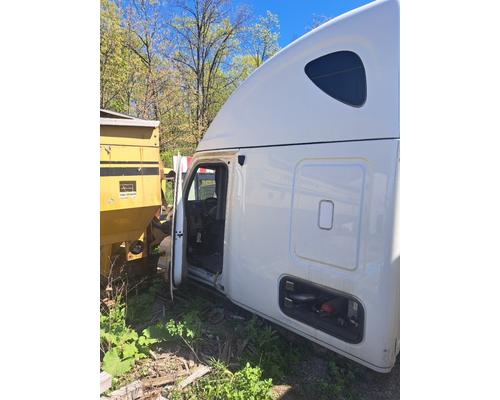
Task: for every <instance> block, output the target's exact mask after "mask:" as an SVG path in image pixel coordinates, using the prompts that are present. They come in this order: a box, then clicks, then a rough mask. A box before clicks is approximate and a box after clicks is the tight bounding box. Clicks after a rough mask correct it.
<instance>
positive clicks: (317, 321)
mask: <svg viewBox="0 0 500 400" xmlns="http://www.w3.org/2000/svg"><path fill="white" fill-rule="evenodd" d="M279 303H280V308H281V311H283V313H285V314H286V315H288V316H289V317H291V318H293V319H296V320H297V321H300V322H303V323H305V324H307V325H310V326H312V327H314V328H316V329H319V330H321V331H323V332H326V333H328V334H330V335H332V336H335V337H337V338H339V339H342V340H344V341H346V342H349V343H359V342H361V340H363V328H364V316H365V313H364V309H363V306H362V305H361V303H360V302H359V301H358V300H356V299H355V298H353V297H352V296H350V295H348V294H346V293H342V292H338V291H336V290H332V289H329V288H325V287H323V286H320V285H317V284H314V283H312V282H308V281H305V280H303V279H299V278H295V277H292V276H285V277H283V278H282V279H281V281H280V289H279Z"/></svg>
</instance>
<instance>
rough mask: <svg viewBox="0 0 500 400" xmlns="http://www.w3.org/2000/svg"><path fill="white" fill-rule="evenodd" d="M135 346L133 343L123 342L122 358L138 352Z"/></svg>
mask: <svg viewBox="0 0 500 400" xmlns="http://www.w3.org/2000/svg"><path fill="white" fill-rule="evenodd" d="M138 352H139V350H137V347H135V344H134V343H125V344H124V345H123V358H124V359H126V358H130V357H133V356H134V355H135V354H136V353H138Z"/></svg>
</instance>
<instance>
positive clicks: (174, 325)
mask: <svg viewBox="0 0 500 400" xmlns="http://www.w3.org/2000/svg"><path fill="white" fill-rule="evenodd" d="M142 334H143V336H144V337H145V338H147V339H149V340H152V341H154V342H155V343H158V342H164V341H171V340H181V341H183V342H184V343H186V344H188V345H191V344H192V343H194V342H195V341H196V340H198V339H199V338H200V336H201V320H200V319H199V316H198V313H197V312H196V311H191V312H189V313H187V314H186V315H185V316H184V319H183V321H177V322H176V321H174V320H173V319H170V320H168V321H167V322H158V323H157V324H155V325H152V326H150V327H148V328H146V329H144V330H143V332H142Z"/></svg>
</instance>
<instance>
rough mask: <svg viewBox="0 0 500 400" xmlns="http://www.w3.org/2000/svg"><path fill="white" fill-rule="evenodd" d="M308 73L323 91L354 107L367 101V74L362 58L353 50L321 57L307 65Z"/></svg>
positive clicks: (306, 70)
mask: <svg viewBox="0 0 500 400" xmlns="http://www.w3.org/2000/svg"><path fill="white" fill-rule="evenodd" d="M305 72H306V75H307V76H308V77H309V79H311V80H312V81H313V82H314V84H315V85H316V86H317V87H319V88H320V89H321V90H322V91H323V92H325V93H326V94H328V95H329V96H331V97H333V98H334V99H336V100H338V101H341V102H342V103H345V104H348V105H350V106H353V107H361V106H362V105H363V104H364V103H365V101H366V75H365V67H364V66H363V62H362V61H361V58H359V56H358V55H357V54H356V53H353V52H352V51H337V52H335V53H330V54H327V55H325V56H322V57H319V58H317V59H315V60H313V61H311V62H309V63H307V65H306V67H305Z"/></svg>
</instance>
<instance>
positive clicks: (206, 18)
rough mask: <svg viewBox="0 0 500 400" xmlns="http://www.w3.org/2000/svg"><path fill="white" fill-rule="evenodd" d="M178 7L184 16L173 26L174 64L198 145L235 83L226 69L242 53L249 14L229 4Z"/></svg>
mask: <svg viewBox="0 0 500 400" xmlns="http://www.w3.org/2000/svg"><path fill="white" fill-rule="evenodd" d="M177 7H178V9H179V10H180V14H181V15H180V16H177V17H175V18H174V19H173V22H172V23H171V24H170V25H171V27H172V29H173V33H174V38H175V45H176V49H177V50H176V52H175V53H174V56H173V60H174V62H175V63H176V65H177V67H178V69H179V71H180V76H181V80H182V89H183V90H184V92H185V95H186V102H185V106H186V109H187V110H189V115H190V123H191V126H192V129H191V133H192V136H193V140H194V143H195V144H198V142H199V141H200V140H201V138H202V136H203V134H204V133H205V131H206V129H207V128H208V125H209V124H210V122H211V120H212V119H213V117H214V116H215V112H214V108H216V105H217V103H218V102H216V95H217V93H218V92H220V90H221V89H222V88H225V87H228V86H229V85H231V83H232V82H231V80H230V79H229V78H228V76H227V75H226V74H225V71H224V69H225V68H226V69H227V68H228V66H229V62H230V60H231V57H232V56H233V55H234V54H235V53H236V52H237V51H238V50H239V36H240V34H241V33H242V32H243V27H244V23H245V21H246V20H247V14H246V12H245V11H244V10H242V9H240V10H238V11H237V12H235V13H231V11H230V8H229V7H228V1H227V0H187V1H182V2H178V3H177ZM219 106H220V105H219Z"/></svg>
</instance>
